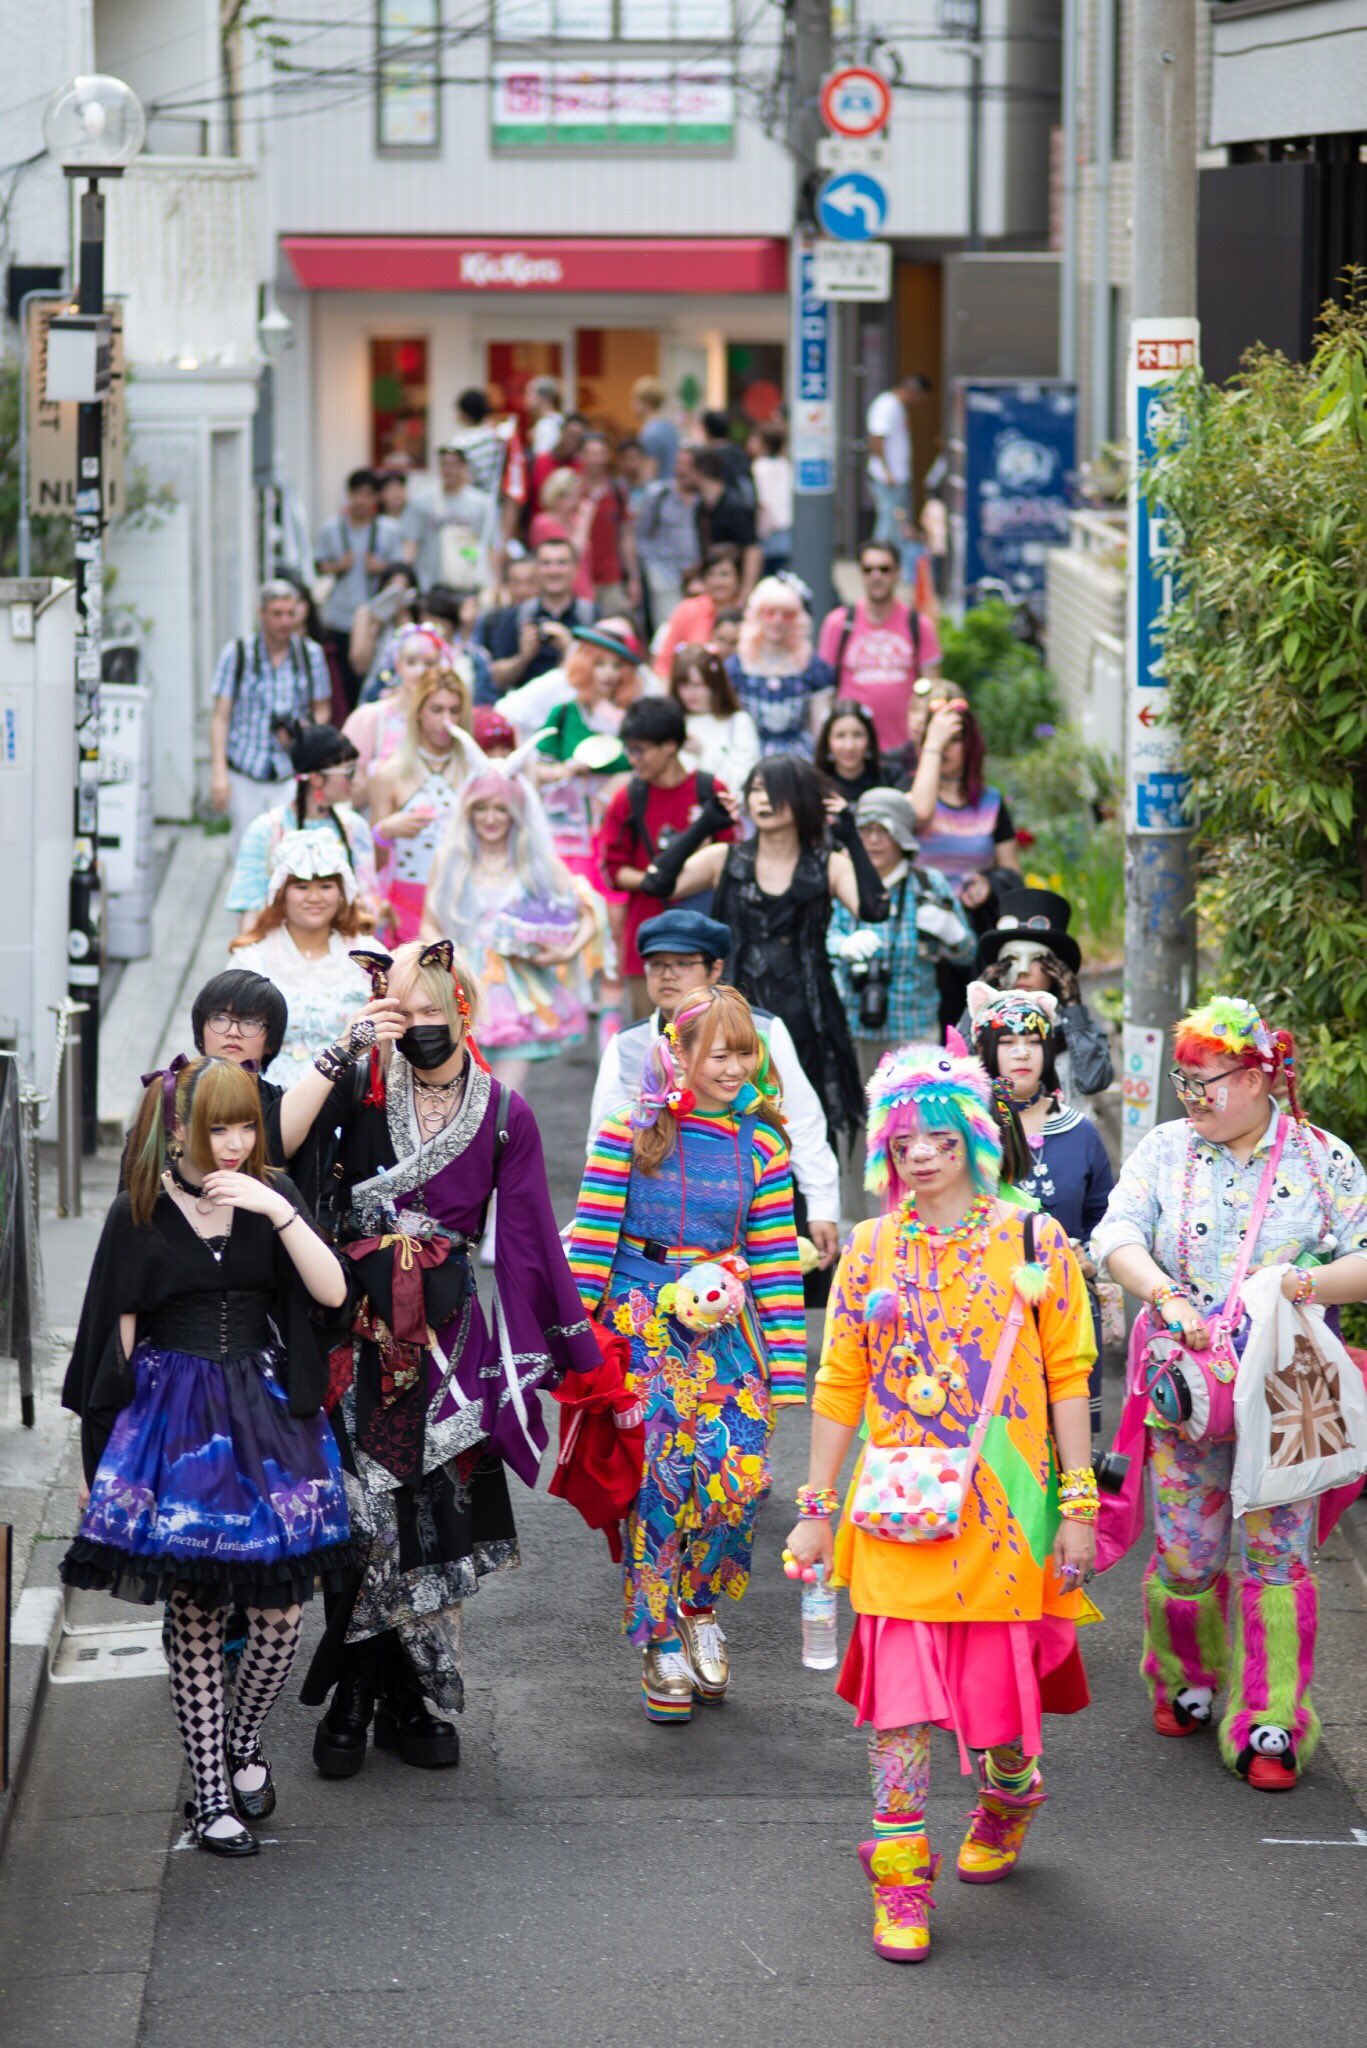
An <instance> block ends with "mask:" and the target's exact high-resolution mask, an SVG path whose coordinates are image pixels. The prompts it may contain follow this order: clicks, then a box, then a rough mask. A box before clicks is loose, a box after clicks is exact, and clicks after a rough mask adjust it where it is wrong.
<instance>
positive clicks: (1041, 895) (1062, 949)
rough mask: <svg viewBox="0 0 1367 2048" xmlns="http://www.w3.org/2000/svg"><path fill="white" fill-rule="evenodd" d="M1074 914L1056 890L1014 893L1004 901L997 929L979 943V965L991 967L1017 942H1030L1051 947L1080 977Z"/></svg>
mask: <svg viewBox="0 0 1367 2048" xmlns="http://www.w3.org/2000/svg"><path fill="white" fill-rule="evenodd" d="M1072 914H1073V906H1072V904H1071V903H1070V902H1069V901H1068V899H1067V897H1066V896H1056V895H1055V894H1054V892H1053V890H1052V889H1012V890H1010V891H1009V892H1008V893H1007V894H1006V895H1005V896H1003V897H1002V899H1001V904H1000V906H999V908H998V911H997V922H996V925H995V927H994V929H993V930H992V931H990V932H984V934H983V936H982V937H981V938H980V939H979V941H978V966H979V967H980V968H982V967H986V966H988V965H989V963H990V962H991V961H993V960H995V959H996V958H997V956H998V954H999V953H1000V952H1001V950H1002V947H1003V946H1009V945H1010V943H1011V941H1012V940H1013V939H1029V940H1031V941H1032V943H1033V944H1035V945H1037V946H1047V947H1048V948H1049V951H1050V952H1051V953H1053V954H1054V955H1055V957H1056V958H1057V959H1059V960H1061V961H1062V962H1063V964H1064V966H1065V967H1069V968H1071V969H1072V971H1073V973H1074V974H1076V973H1077V971H1078V969H1079V968H1080V967H1081V965H1082V953H1081V950H1080V948H1079V946H1078V943H1077V940H1076V939H1071V938H1069V936H1068V920H1069V918H1070V917H1071V916H1072Z"/></svg>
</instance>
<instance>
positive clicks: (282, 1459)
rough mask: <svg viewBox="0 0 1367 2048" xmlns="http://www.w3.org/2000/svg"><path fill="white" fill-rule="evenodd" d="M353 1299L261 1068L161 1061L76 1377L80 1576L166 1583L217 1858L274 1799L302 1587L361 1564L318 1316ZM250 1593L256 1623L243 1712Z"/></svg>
mask: <svg viewBox="0 0 1367 2048" xmlns="http://www.w3.org/2000/svg"><path fill="white" fill-rule="evenodd" d="M346 1301H347V1283H346V1280H345V1278H344V1276H343V1272H342V1268H341V1265H340V1263H339V1261H338V1260H337V1258H336V1257H335V1255H334V1254H333V1253H332V1251H330V1250H329V1248H328V1247H327V1245H325V1244H324V1243H323V1241H322V1239H321V1238H319V1237H318V1236H317V1235H316V1234H315V1232H314V1230H313V1228H312V1226H311V1223H310V1220H309V1217H308V1214H307V1212H306V1211H305V1210H304V1208H303V1205H302V1203H301V1202H300V1200H299V1197H298V1195H297V1194H296V1192H295V1190H294V1187H293V1185H292V1184H291V1182H290V1181H288V1180H287V1179H286V1178H285V1177H284V1175H283V1174H279V1173H276V1172H274V1171H273V1170H272V1169H271V1168H269V1167H268V1166H267V1165H266V1140H265V1129H264V1124H263V1120H262V1114H261V1102H260V1097H259V1095H258V1092H257V1086H256V1082H255V1080H254V1079H253V1077H252V1076H251V1075H250V1074H248V1073H246V1072H244V1071H243V1069H242V1068H240V1067H238V1066H234V1065H233V1064H232V1063H231V1062H229V1061H226V1060H195V1061H191V1062H190V1063H189V1064H188V1065H185V1066H183V1067H181V1068H180V1070H179V1072H167V1073H166V1074H164V1075H162V1074H157V1075H153V1076H152V1078H151V1080H150V1082H149V1085H148V1088H147V1091H146V1093H145V1095H144V1097H143V1101H142V1105H141V1108H140V1109H139V1112H138V1117H137V1121H136V1123H135V1124H134V1126H133V1131H132V1135H131V1137H130V1139H129V1148H128V1153H127V1186H126V1188H125V1189H124V1191H123V1192H122V1193H121V1194H119V1195H118V1196H117V1197H116V1198H115V1201H114V1204H113V1207H112V1208H111V1209H110V1212H109V1215H108V1218H107V1219H106V1222H105V1227H104V1232H103V1235H102V1236H101V1238H100V1243H99V1248H98V1250H97V1251H96V1254H95V1262H94V1265H93V1267H92V1268H91V1274H90V1280H89V1283H88V1285H87V1288H86V1297H85V1304H84V1307H83V1309H82V1311H81V1321H80V1327H79V1329H78V1330H77V1333H76V1344H75V1349H74V1350H73V1352H72V1357H71V1364H70V1367H69V1368H68V1371H67V1376H66V1383H65V1385H64V1387H63V1389H62V1400H63V1402H64V1404H65V1405H66V1406H67V1407H68V1408H72V1409H74V1410H75V1411H76V1413H77V1414H78V1415H80V1417H81V1423H82V1428H81V1447H82V1454H83V1461H84V1465H85V1475H86V1481H87V1484H88V1486H89V1497H88V1500H87V1502H86V1505H85V1508H84V1511H83V1512H82V1515H81V1520H80V1526H79V1528H78V1530H77V1534H76V1537H75V1540H74V1542H73V1543H72V1545H71V1548H70V1549H69V1550H68V1552H67V1554H66V1557H65V1559H64V1560H63V1564H62V1577H63V1578H64V1580H65V1581H66V1583H67V1584H68V1585H71V1586H93V1587H99V1588H102V1589H104V1590H106V1591H109V1592H111V1593H114V1594H116V1595H118V1596H119V1597H120V1598H123V1599H127V1600H136V1601H141V1602H144V1603H150V1602H152V1601H156V1600H162V1599H165V1600H167V1602H168V1610H169V1635H168V1663H169V1665H170V1681H171V1700H172V1704H173V1706H174V1708H175V1712H176V1718H177V1721H178V1722H179V1725H180V1731H181V1737H182V1740H183V1741H184V1744H185V1753H186V1758H187V1760H188V1763H189V1766H190V1775H191V1779H192V1781H193V1785H194V1794H195V1797H194V1802H193V1804H192V1805H191V1806H189V1807H187V1809H186V1812H187V1817H188V1818H189V1819H190V1821H191V1824H192V1827H193V1830H194V1834H195V1838H196V1840H197V1841H198V1842H199V1844H200V1846H201V1847H202V1848H205V1849H209V1850H211V1851H213V1853H214V1854H216V1855H220V1856H251V1855H255V1854H256V1850H257V1843H256V1840H255V1838H254V1837H253V1836H252V1835H251V1834H249V1833H248V1831H247V1830H246V1829H245V1828H244V1827H243V1826H242V1824H241V1822H242V1819H243V1818H249V1819H259V1818H264V1816H265V1815H266V1814H268V1813H270V1812H271V1811H272V1810H273V1808H274V1806H275V1790H274V1786H273V1784H272V1782H271V1774H270V1767H269V1765H268V1764H267V1762H266V1760H265V1758H264V1757H263V1756H262V1754H261V1752H260V1748H259V1741H260V1735H261V1729H262V1726H263V1724H264V1722H265V1719H266V1715H267V1714H268V1712H269V1711H270V1708H271V1707H272V1706H273V1705H274V1703H275V1701H276V1699H278V1697H279V1695H280V1692H281V1691H282V1689H283V1687H284V1684H285V1681H286V1679H287V1678H288V1676H289V1671H290V1666H291V1664H292V1662H293V1659H294V1653H295V1650H296V1648H297V1646H298V1641H299V1630H300V1624H301V1620H302V1611H301V1603H302V1602H303V1601H304V1600H306V1599H308V1597H309V1595H310V1594H311V1592H312V1589H313V1585H314V1581H315V1580H316V1579H318V1578H320V1577H321V1578H323V1579H325V1580H326V1579H329V1578H333V1577H336V1576H338V1575H339V1574H340V1573H342V1572H343V1571H345V1569H346V1568H347V1567H348V1565H349V1564H350V1562H351V1556H352V1551H351V1542H350V1529H349V1525H348V1520H347V1507H346V1497H345V1494H344V1492H343V1487H342V1479H341V1470H340V1461H339V1458H338V1454H337V1448H336V1445H335V1443H334V1441H333V1438H332V1434H331V1431H330V1430H329V1429H328V1426H327V1423H326V1421H325V1419H324V1417H323V1415H322V1413H321V1409H322V1401H323V1395H324V1392H325V1389H326V1385H327V1369H326V1362H325V1358H324V1353H323V1350H322V1346H321V1344H320V1331H319V1326H318V1318H319V1317H320V1313H321V1312H325V1311H328V1310H331V1311H334V1312H338V1311H343V1310H344V1308H345V1304H346ZM343 1320H344V1318H343ZM234 1606H237V1607H240V1608H241V1609H243V1610H244V1611H245V1613H246V1615H247V1617H248V1632H247V1644H246V1649H245V1651H244V1653H243V1657H242V1663H241V1667H240V1669H239V1673H238V1679H237V1686H236V1690H235V1694H234V1701H233V1711H232V1716H231V1719H229V1717H228V1714H227V1711H226V1706H225V1699H224V1666H223V1632H224V1623H225V1619H226V1616H227V1613H228V1610H229V1609H230V1608H231V1607H234Z"/></svg>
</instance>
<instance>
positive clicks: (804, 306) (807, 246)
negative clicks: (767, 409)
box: [792, 239, 835, 497]
mask: <svg viewBox="0 0 1367 2048" xmlns="http://www.w3.org/2000/svg"><path fill="white" fill-rule="evenodd" d="M792 260H793V291H792V306H793V381H794V383H795V385H796V390H795V391H794V394H793V396H794V400H795V403H794V406H793V419H792V429H793V488H794V489H795V490H796V491H797V493H798V495H799V496H801V497H820V496H824V495H827V494H829V493H830V492H831V491H833V490H834V489H835V388H834V386H835V379H834V365H833V347H834V335H833V324H832V317H831V309H830V307H829V305H828V304H827V303H826V301H825V299H823V298H820V297H819V296H818V294H817V282H816V252H815V249H814V248H813V246H812V243H811V242H810V241H808V240H805V239H804V240H801V241H795V242H794V243H793V259H792Z"/></svg>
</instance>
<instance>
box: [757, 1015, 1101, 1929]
mask: <svg viewBox="0 0 1367 2048" xmlns="http://www.w3.org/2000/svg"><path fill="white" fill-rule="evenodd" d="M1010 1129H1011V1125H1010V1119H1009V1111H1008V1108H1007V1105H1006V1104H1005V1102H1004V1101H1003V1100H1002V1098H1001V1096H1000V1095H999V1094H998V1093H997V1092H996V1091H994V1088H993V1085H992V1083H991V1082H990V1081H989V1079H988V1077H987V1074H986V1073H985V1071H984V1070H983V1068H982V1067H981V1066H980V1065H979V1064H978V1062H977V1061H976V1060H972V1059H968V1058H965V1057H963V1056H962V1041H960V1042H959V1047H958V1048H957V1049H955V1050H950V1051H945V1050H944V1049H943V1048H941V1047H939V1046H930V1045H912V1046H904V1047H902V1048H901V1049H900V1050H898V1051H896V1052H891V1053H889V1054H888V1055H887V1056H886V1058H885V1059H884V1060H883V1061H882V1063H881V1064H880V1066H879V1068H878V1070H877V1072H876V1073H875V1075H874V1077H873V1079H872V1081H871V1082H870V1083H869V1123H868V1131H869V1154H868V1170H867V1173H866V1175H865V1185H866V1186H867V1187H869V1188H870V1189H871V1190H873V1191H874V1192H875V1193H877V1194H881V1195H882V1196H883V1198H884V1213H883V1215H881V1216H880V1217H878V1218H877V1219H876V1220H872V1221H868V1222H864V1223H860V1224H858V1225H857V1226H856V1228H855V1230H854V1231H853V1233H852V1235H851V1237H850V1240H849V1243H848V1245H847V1246H846V1249H845V1252H844V1254H843V1256H842V1258H841V1261H840V1266H839V1269H838V1272H837V1275H836V1283H835V1289H834V1292H833V1294H832V1299H831V1307H830V1311H829V1315H828V1320H827V1332H828V1335H827V1344H826V1350H825V1355H824V1357H823V1359H822V1363H821V1368H820V1371H819V1372H818V1374H817V1379H816V1390H815V1395H814V1398H813V1403H812V1406H813V1421H812V1446H811V1462H810V1469H809V1484H808V1485H806V1486H804V1487H802V1488H801V1489H800V1490H799V1494H798V1511H799V1520H798V1522H797V1525H796V1527H795V1528H794V1529H793V1531H792V1534H791V1535H790V1537H789V1539H788V1543H789V1549H788V1552H787V1553H786V1557H787V1561H788V1566H789V1571H790V1573H791V1574H793V1575H801V1573H802V1572H803V1571H804V1570H805V1571H808V1572H810V1571H812V1570H813V1569H814V1568H815V1567H816V1566H818V1565H819V1566H822V1567H824V1568H825V1570H826V1572H827V1574H828V1575H831V1576H832V1577H833V1579H834V1582H835V1583H837V1584H844V1585H847V1586H848V1587H849V1589H850V1602H851V1605H852V1607H853V1609H854V1613H855V1629H854V1633H853V1636H852V1638H851V1641H850V1645H849V1650H848V1653H847V1655H846V1657H845V1662H844V1666H843V1668H842V1670H841V1672H840V1676H839V1678H838V1680H837V1682H836V1690H837V1692H838V1693H839V1694H840V1697H841V1698H842V1699H844V1700H847V1701H848V1702H849V1703H850V1705H851V1706H852V1707H853V1708H854V1709H855V1721H856V1725H867V1726H868V1729H869V1756H870V1766H871V1773H872V1779H873V1796H874V1822H873V1835H872V1838H871V1839H870V1840H869V1841H867V1842H864V1843H863V1844H862V1845H861V1847H860V1850H859V1855H860V1860H861V1862H862V1863H863V1866H864V1870H865V1874H866V1875H867V1876H868V1878H869V1879H870V1881H871V1883H872V1886H873V1897H874V1936H873V1940H874V1947H875V1949H876V1950H877V1951H878V1953H879V1954H880V1955H882V1956H885V1957H887V1959H888V1960H889V1961H891V1962H906V1963H914V1962H920V1961H922V1960H923V1958H924V1957H925V1955H926V1953H927V1951H928V1949H929V1946H930V1933H929V1928H928V1926H927V1919H928V1912H929V1906H930V1888H931V1885H932V1884H933V1882H934V1879H935V1875H936V1872H937V1870H938V1868H939V1862H940V1859H939V1857H938V1856H935V1855H933V1854H932V1853H931V1849H930V1845H929V1843H928V1842H927V1840H926V1833H925V1804H926V1797H927V1792H928V1789H929V1775H930V1731H931V1728H932V1727H938V1728H947V1729H950V1730H952V1731H953V1733H954V1734H955V1736H956V1737H957V1739H958V1743H959V1753H960V1757H961V1760H962V1763H963V1768H964V1769H965V1770H968V1769H969V1768H970V1764H969V1759H968V1751H969V1749H976V1750H981V1751H982V1752H984V1755H983V1761H982V1767H981V1771H980V1779H979V1788H978V1803H977V1805H976V1807H975V1809H974V1812H973V1815H972V1818H971V1820H970V1822H969V1827H968V1833H967V1835H966V1836H965V1838H964V1841H963V1844H962V1846H961V1848H960V1850H959V1856H958V1874H959V1876H960V1878H961V1879H962V1880H963V1881H964V1882H965V1883H967V1884H991V1883H993V1882H995V1881H996V1880H997V1879H998V1878H1002V1877H1005V1876H1007V1875H1008V1873H1009V1872H1010V1870H1011V1869H1012V1868H1013V1866H1014V1864H1015V1862H1016V1859H1017V1857H1018V1856H1019V1854H1020V1849H1021V1844H1022V1842H1023V1840H1024V1837H1025V1831H1026V1829H1027V1827H1028V1826H1029V1824H1030V1822H1031V1820H1032V1819H1033V1817H1034V1814H1035V1812H1036V1810H1037V1809H1038V1808H1039V1806H1040V1805H1041V1804H1042V1803H1043V1800H1044V1797H1045V1793H1044V1787H1043V1782H1042V1780H1041V1777H1040V1772H1039V1753H1040V1749H1041V1738H1040V1716H1041V1712H1042V1711H1044V1710H1047V1711H1050V1712H1056V1713H1071V1712H1075V1711H1077V1710H1078V1709H1079V1708H1081V1707H1084V1706H1086V1705H1087V1703H1088V1693H1087V1683H1086V1678H1085V1676H1084V1674H1083V1670H1082V1663H1081V1659H1080V1657H1079V1655H1078V1651H1077V1645H1076V1641H1075V1636H1074V1629H1075V1624H1076V1622H1077V1621H1078V1619H1079V1617H1080V1613H1081V1611H1082V1608H1083V1598H1082V1593H1081V1587H1082V1582H1083V1580H1084V1579H1086V1578H1089V1577H1090V1576H1091V1572H1092V1568H1093V1563H1094V1560H1095V1555H1096V1513H1097V1493H1096V1480H1095V1477H1094V1475H1093V1472H1092V1465H1091V1429H1090V1423H1089V1420H1088V1408H1087V1374H1088V1369H1089V1367H1090V1366H1091V1363H1092V1360H1093V1358H1094V1356H1095V1349H1096V1347H1095V1343H1094V1339H1093V1335H1092V1322H1091V1313H1090V1310H1089V1308H1088V1304H1087V1290H1086V1287H1085V1286H1084V1284H1083V1279H1082V1274H1081V1271H1080V1269H1079V1267H1078V1263H1077V1260H1076V1258H1075V1256H1074V1254H1073V1252H1072V1251H1071V1250H1070V1248H1069V1245H1068V1240H1067V1237H1066V1236H1065V1234H1064V1232H1063V1230H1062V1229H1061V1227H1060V1226H1059V1225H1058V1224H1057V1223H1056V1222H1055V1221H1054V1220H1053V1218H1052V1217H1050V1216H1046V1215H1043V1214H1034V1213H1031V1212H1029V1211H1026V1210H1024V1209H1023V1208H1022V1207H1021V1206H1019V1205H1018V1204H1013V1203H1011V1204H1009V1203H1007V1202H1006V1201H1004V1200H1001V1199H999V1198H998V1194H997V1189H998V1184H999V1181H1000V1180H1001V1178H1002V1170H1003V1142H1004V1134H1005V1133H1007V1132H1008V1131H1010ZM1008 1170H1010V1162H1009V1161H1008ZM861 1421H863V1422H864V1423H866V1424H867V1429H868V1442H867V1444H866V1445H865V1447H864V1449H863V1451H862V1452H861V1455H860V1459H859V1465H858V1467H857V1469H856V1473H855V1478H854V1482H853V1485H852V1487H851V1491H850V1496H849V1499H848V1502H847V1513H846V1516H845V1520H844V1522H843V1525H842V1526H841V1529H840V1532H839V1535H838V1536H836V1534H835V1532H834V1530H833V1526H832V1524H833V1520H834V1515H835V1508H836V1501H837V1496H836V1493H835V1491H834V1488H835V1483H836V1479H837V1476H838V1474H839V1472H840V1468H841V1466H842V1464H843V1462H844V1459H845V1454H846V1452H847V1451H848V1450H849V1448H850V1445H851V1443H852V1442H853V1440H854V1437H855V1434H856V1432H857V1430H858V1428H859V1425H860V1422H861ZM975 1444H976V1445H977V1457H976V1460H975V1458H974V1452H973V1446H974V1445H975ZM956 1475H957V1478H956Z"/></svg>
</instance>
